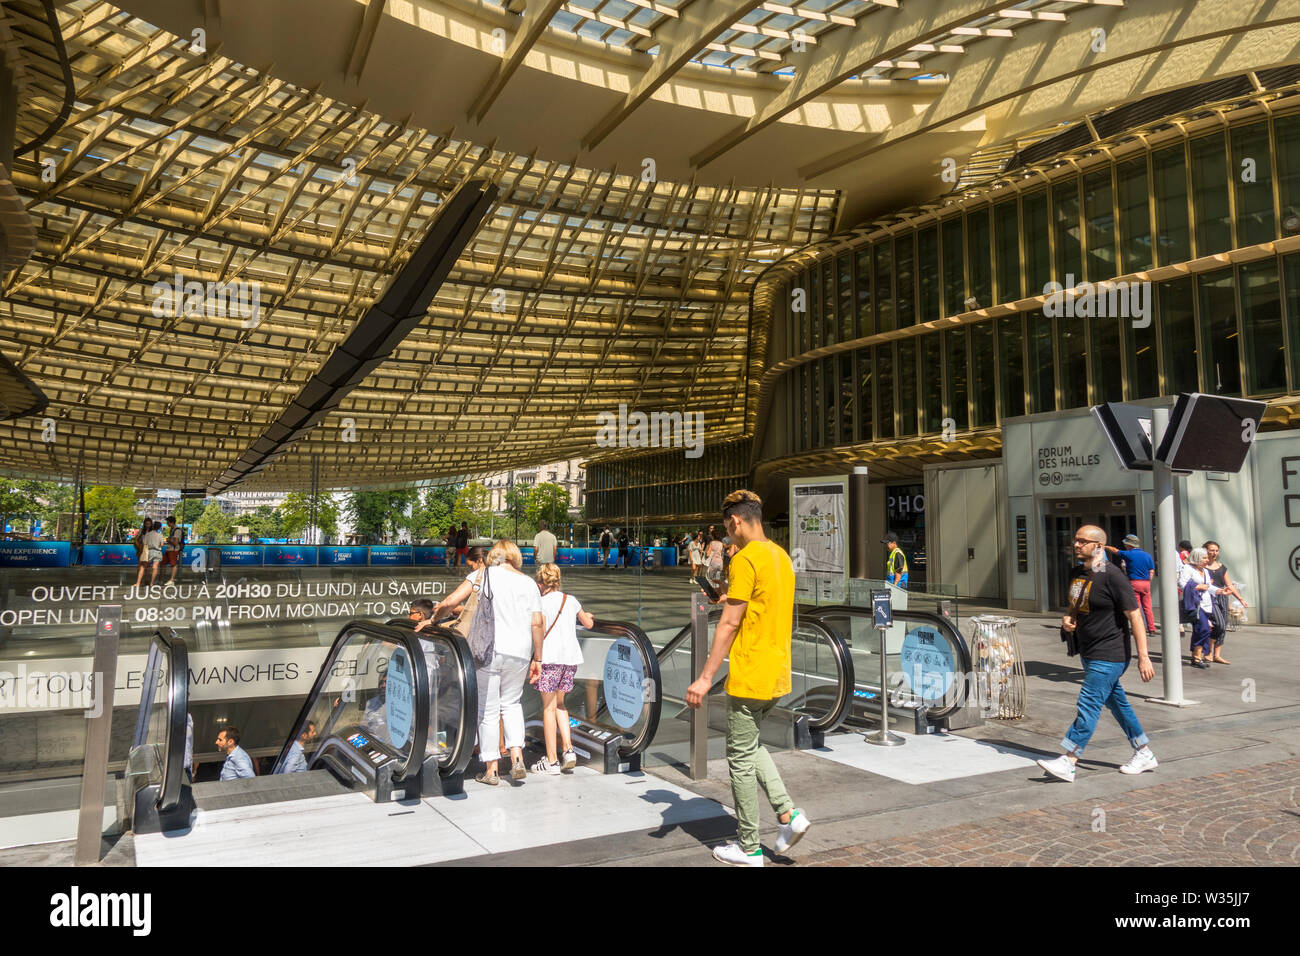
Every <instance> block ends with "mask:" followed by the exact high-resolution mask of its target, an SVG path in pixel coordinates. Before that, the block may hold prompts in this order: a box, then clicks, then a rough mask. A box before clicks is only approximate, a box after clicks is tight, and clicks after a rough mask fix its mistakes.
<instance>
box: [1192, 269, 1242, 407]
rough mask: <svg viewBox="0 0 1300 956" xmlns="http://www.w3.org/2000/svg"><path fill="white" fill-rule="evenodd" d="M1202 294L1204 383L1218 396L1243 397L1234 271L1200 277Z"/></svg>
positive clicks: (1207, 388)
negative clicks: (1241, 395)
mask: <svg viewBox="0 0 1300 956" xmlns="http://www.w3.org/2000/svg"><path fill="white" fill-rule="evenodd" d="M1196 285H1197V290H1198V292H1199V293H1200V307H1201V308H1200V313H1201V349H1202V351H1203V353H1204V354H1203V355H1202V364H1201V372H1202V376H1203V377H1202V381H1203V382H1205V390H1206V391H1207V392H1213V393H1214V394H1216V395H1240V394H1241V357H1240V354H1239V347H1238V343H1239V341H1240V340H1239V339H1238V338H1237V335H1238V331H1239V330H1238V328H1237V289H1236V281H1235V277H1234V275H1233V272H1232V270H1231V269H1224V270H1222V271H1220V272H1210V273H1206V274H1204V275H1201V276H1198V277H1197V280H1196Z"/></svg>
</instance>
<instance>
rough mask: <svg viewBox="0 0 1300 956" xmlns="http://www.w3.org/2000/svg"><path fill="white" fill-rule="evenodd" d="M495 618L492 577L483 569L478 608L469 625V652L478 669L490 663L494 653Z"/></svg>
mask: <svg viewBox="0 0 1300 956" xmlns="http://www.w3.org/2000/svg"><path fill="white" fill-rule="evenodd" d="M496 635H497V618H496V614H495V613H494V612H493V610H492V575H490V574H488V569H487V568H484V569H483V586H482V588H481V589H480V590H479V595H478V606H477V607H475V609H474V619H473V620H472V621H470V624H469V637H468V638H467V640H468V641H469V652H470V654H472V655H473V657H474V663H476V664H478V665H479V666H480V667H482V666H485V665H487V664H489V663H491V661H492V656H493V655H494V654H495V653H496V646H497V642H496Z"/></svg>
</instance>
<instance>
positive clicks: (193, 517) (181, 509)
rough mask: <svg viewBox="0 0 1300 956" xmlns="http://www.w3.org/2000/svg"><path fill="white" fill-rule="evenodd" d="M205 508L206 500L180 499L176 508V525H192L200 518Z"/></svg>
mask: <svg viewBox="0 0 1300 956" xmlns="http://www.w3.org/2000/svg"><path fill="white" fill-rule="evenodd" d="M205 507H207V501H206V499H199V498H182V499H181V500H180V502H179V503H178V504H177V506H176V523H177V524H180V525H185V524H188V525H193V524H194V522H196V521H198V520H199V518H200V517H202V515H203V509H204V508H205Z"/></svg>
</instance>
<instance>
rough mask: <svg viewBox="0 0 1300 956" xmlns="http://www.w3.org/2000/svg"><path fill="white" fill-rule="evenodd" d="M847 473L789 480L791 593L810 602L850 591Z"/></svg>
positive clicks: (839, 596)
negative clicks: (792, 588)
mask: <svg viewBox="0 0 1300 956" xmlns="http://www.w3.org/2000/svg"><path fill="white" fill-rule="evenodd" d="M848 525H849V479H848V476H847V475H834V476H831V477H828V478H801V479H798V480H793V481H791V482H790V559H791V561H792V562H793V563H794V569H795V572H796V573H795V594H796V596H797V597H798V598H799V599H800V600H804V601H808V602H810V603H819V602H821V601H828V600H829V601H835V600H838V601H843V600H844V599H845V598H846V597H847V595H848V582H849V554H848V540H849V539H848Z"/></svg>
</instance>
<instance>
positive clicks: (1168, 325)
mask: <svg viewBox="0 0 1300 956" xmlns="http://www.w3.org/2000/svg"><path fill="white" fill-rule="evenodd" d="M1156 292H1157V295H1158V297H1159V302H1160V337H1161V340H1162V341H1163V343H1164V353H1165V388H1164V391H1163V393H1162V394H1165V395H1176V394H1178V393H1179V392H1195V391H1197V382H1196V312H1195V306H1194V304H1193V301H1192V279H1191V277H1190V276H1189V277H1187V278H1186V279H1173V280H1171V281H1169V282H1161V283H1160V284H1159V286H1157V288H1156Z"/></svg>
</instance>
